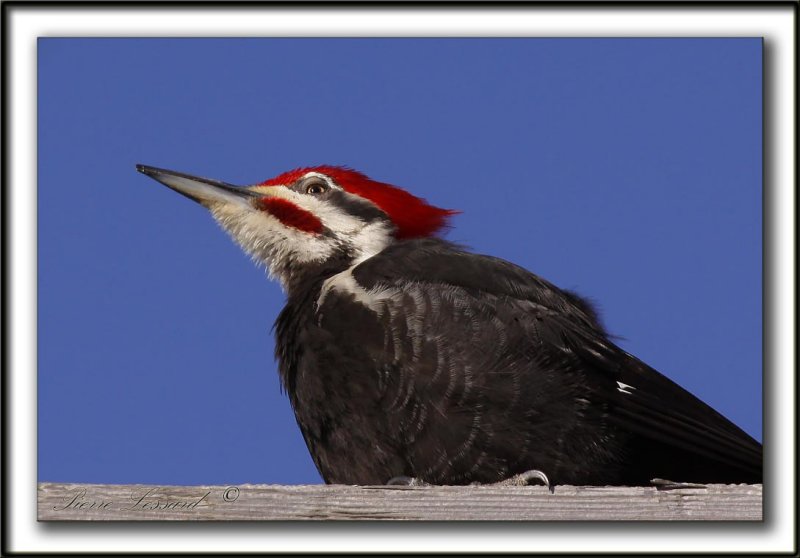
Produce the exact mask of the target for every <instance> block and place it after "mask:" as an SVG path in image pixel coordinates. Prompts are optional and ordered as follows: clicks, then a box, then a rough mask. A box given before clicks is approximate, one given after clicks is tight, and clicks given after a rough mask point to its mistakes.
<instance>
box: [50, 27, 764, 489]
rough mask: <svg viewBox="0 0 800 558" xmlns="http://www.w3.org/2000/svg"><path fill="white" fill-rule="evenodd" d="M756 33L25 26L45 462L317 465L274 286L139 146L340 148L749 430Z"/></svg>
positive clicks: (254, 161)
mask: <svg viewBox="0 0 800 558" xmlns="http://www.w3.org/2000/svg"><path fill="white" fill-rule="evenodd" d="M761 48H762V46H761V40H760V39H756V38H753V39H620V40H613V39H592V40H590V39H463V40H454V39H171V40H170V39H166V40H160V39H88V40H87V39H40V40H39V46H38V49H39V50H38V61H39V74H38V79H39V111H38V135H39V144H38V148H39V162H38V173H39V182H38V207H39V209H38V219H39V225H38V227H39V232H38V250H39V257H38V262H39V267H38V276H39V285H38V288H39V291H38V292H39V295H38V296H39V300H38V313H39V316H38V319H39V322H38V323H39V325H38V328H39V329H38V335H39V340H38V359H39V360H38V392H39V397H38V421H39V422H38V435H39V445H38V449H39V461H38V465H39V471H38V473H39V474H38V476H39V479H40V480H41V481H60V482H105V483H154V484H201V483H208V484H234V483H246V482H250V483H317V482H321V481H320V477H319V475H318V474H317V472H316V470H315V468H314V465H313V463H312V461H311V459H310V457H309V455H308V451H307V450H306V448H305V444H304V442H303V440H302V437H301V435H300V432H299V430H298V428H297V426H296V423H295V421H294V417H293V415H292V411H291V408H290V406H289V403H288V400H287V399H286V397H285V396H284V395H283V394H281V393H280V389H279V382H278V376H277V373H276V369H275V362H274V360H273V356H272V354H273V338H272V334H271V327H272V323H273V321H274V319H275V317H276V316H277V314H278V312H279V311H280V309H281V307H282V305H283V293H282V292H281V290H280V288H279V287H278V285H277V284H275V283H272V282H269V281H268V280H267V278H266V277H265V275H264V273H263V271H261V270H259V269H257V268H256V267H255V266H254V265H253V264H252V263H251V262H250V261H249V260H248V258H247V257H246V256H245V255H244V254H242V253H241V252H240V250H239V249H238V248H237V247H236V246H235V245H234V244H233V243H232V242H231V241H230V240H229V239H228V238H227V237H226V236H225V235H224V234H223V233H222V232H221V230H220V229H219V228H218V227H217V226H216V225H215V224H214V223H213V221H212V220H211V218H210V216H208V215H207V214H206V213H205V210H204V209H203V208H202V207H200V206H199V205H197V204H194V203H191V202H190V201H188V200H186V199H185V198H183V197H181V196H178V195H177V194H175V193H174V192H172V191H170V190H168V189H167V188H165V187H163V186H161V185H159V184H158V183H156V182H154V181H152V180H150V179H148V178H146V177H144V176H142V175H140V174H138V173H137V172H136V171H135V165H136V163H144V164H148V165H153V166H159V167H165V168H170V169H175V170H179V171H183V172H188V173H193V174H197V175H201V176H207V177H213V178H218V179H221V180H225V181H228V182H232V183H235V184H249V183H254V182H258V181H262V180H264V179H266V178H269V177H271V176H274V175H276V174H279V173H280V172H282V171H285V170H288V169H290V168H293V167H297V166H306V165H312V164H323V163H327V164H344V165H349V166H352V167H354V168H357V169H359V170H362V171H364V172H366V173H367V174H369V175H370V176H372V177H373V178H376V179H378V180H382V181H386V182H391V183H393V184H396V185H398V186H401V187H404V188H407V189H409V190H411V191H412V192H413V193H415V194H417V195H421V196H423V197H425V198H427V199H428V200H429V201H431V202H432V203H435V204H437V205H441V206H444V207H449V208H455V209H460V210H461V211H462V212H463V213H461V214H460V215H458V216H457V217H456V218H455V219H454V221H453V223H454V228H453V229H452V230H451V231H450V232H449V233H448V235H447V237H448V238H450V239H452V240H455V241H458V242H462V243H464V244H467V245H469V246H471V247H472V248H473V249H474V250H475V251H477V252H481V253H488V254H492V255H495V256H500V257H503V258H505V259H508V260H510V261H513V262H514V263H517V264H519V265H522V266H524V267H526V268H528V269H530V270H531V271H533V272H535V273H537V274H539V275H541V276H543V277H545V278H547V279H548V280H550V281H552V282H554V283H556V284H558V285H560V286H562V287H565V288H570V289H575V290H577V291H578V292H581V293H583V294H584V295H587V296H588V297H590V298H591V299H593V300H594V301H596V302H597V304H598V305H599V307H600V309H601V311H602V314H603V317H604V321H605V323H606V325H607V327H608V329H609V330H610V331H612V332H613V333H614V334H616V335H618V336H620V337H621V339H620V341H619V344H620V345H621V346H622V347H624V348H625V349H626V350H628V351H630V352H631V353H633V354H635V355H637V356H638V357H640V358H641V359H643V360H644V361H646V362H647V363H649V364H650V365H652V366H654V367H655V368H657V369H658V370H660V371H661V372H662V373H664V374H666V375H667V376H669V377H670V378H672V379H673V380H675V381H677V382H678V383H679V384H681V385H682V386H684V387H685V388H687V389H689V390H690V391H692V392H693V393H695V394H696V395H697V396H699V397H700V398H701V399H703V400H704V401H706V402H707V403H709V404H710V405H712V406H713V407H715V408H716V409H717V410H718V411H720V412H722V413H723V414H724V415H726V416H727V417H729V418H730V419H732V420H733V421H734V422H736V423H737V424H738V425H740V426H741V427H742V428H744V429H745V430H746V431H747V432H749V433H750V434H752V435H754V436H755V437H756V438H758V439H761V428H762V422H761V413H762V404H761V388H762V380H761V378H762V366H761V351H762V343H761V335H762V321H761V303H762V299H761V287H762V276H761V258H762V250H761V241H762V236H761V226H762V219H761V211H762V205H761V195H762V183H761V172H762V171H761V54H762V51H761Z"/></svg>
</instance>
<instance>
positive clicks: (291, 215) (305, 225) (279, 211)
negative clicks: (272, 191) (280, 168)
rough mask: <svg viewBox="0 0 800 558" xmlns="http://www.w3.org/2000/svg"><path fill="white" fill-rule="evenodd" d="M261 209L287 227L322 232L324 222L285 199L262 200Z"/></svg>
mask: <svg viewBox="0 0 800 558" xmlns="http://www.w3.org/2000/svg"><path fill="white" fill-rule="evenodd" d="M259 205H260V208H261V209H262V210H264V211H267V212H268V213H269V214H270V215H272V216H273V217H275V218H276V219H278V220H279V221H280V222H281V223H283V224H284V225H286V226H287V227H294V228H295V229H298V230H301V231H305V232H308V233H320V232H322V221H320V220H319V219H317V217H316V216H315V215H314V214H313V213H311V212H309V211H306V210H305V209H303V208H301V207H298V206H296V205H295V204H293V203H292V202H290V201H289V200H285V199H283V198H270V197H264V198H261V201H260V204H259Z"/></svg>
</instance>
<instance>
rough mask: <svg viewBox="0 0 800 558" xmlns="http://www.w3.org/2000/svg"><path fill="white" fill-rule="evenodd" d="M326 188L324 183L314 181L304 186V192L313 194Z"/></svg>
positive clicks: (320, 192) (319, 192)
mask: <svg viewBox="0 0 800 558" xmlns="http://www.w3.org/2000/svg"><path fill="white" fill-rule="evenodd" d="M327 189H328V188H327V186H326V185H325V184H322V183H320V182H315V183H313V184H309V185H308V186H306V194H314V195H316V194H322V193H324V192H325V190H327Z"/></svg>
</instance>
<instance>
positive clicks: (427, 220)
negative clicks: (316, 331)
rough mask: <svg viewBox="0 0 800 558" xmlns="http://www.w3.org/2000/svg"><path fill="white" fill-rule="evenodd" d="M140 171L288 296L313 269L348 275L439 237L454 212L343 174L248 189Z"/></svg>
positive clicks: (310, 173)
mask: <svg viewBox="0 0 800 558" xmlns="http://www.w3.org/2000/svg"><path fill="white" fill-rule="evenodd" d="M136 168H137V170H138V171H139V172H141V173H144V174H146V175H147V176H150V177H151V178H154V179H155V180H158V181H159V182H161V183H162V184H164V185H166V186H168V187H170V188H172V189H173V190H175V191H176V192H178V193H180V194H183V195H184V196H186V197H188V198H190V199H192V200H194V201H196V202H198V203H200V204H202V205H203V206H205V207H206V208H207V209H208V210H209V211H210V212H211V215H213V217H214V219H216V221H217V222H218V223H219V224H220V225H221V226H222V228H223V229H225V230H226V231H227V232H228V233H229V234H230V235H231V236H232V237H233V238H234V240H235V241H236V242H237V243H238V244H239V245H240V246H241V247H242V248H243V249H244V250H245V251H246V252H247V253H248V254H250V255H251V256H252V257H253V259H254V260H256V261H257V262H259V263H262V264H264V265H265V266H266V267H267V269H268V270H269V272H270V274H271V275H272V276H274V277H276V278H277V279H279V280H280V282H281V283H282V285H283V286H284V288H285V289H287V290H288V289H289V287H290V285H291V284H292V282H293V280H294V279H295V278H296V277H297V276H299V275H300V274H304V273H306V272H307V271H308V270H317V271H323V270H324V271H330V270H333V269H344V268H346V267H349V266H351V265H353V264H354V263H357V262H358V261H361V260H364V259H366V258H369V257H370V256H372V255H374V254H377V253H378V252H380V251H381V250H383V249H384V248H386V247H387V246H388V245H389V244H391V243H392V242H395V241H397V240H402V239H407V238H416V237H425V236H432V235H435V234H436V233H437V232H438V231H440V230H441V229H442V228H443V227H445V226H446V225H447V220H448V218H449V217H450V215H452V214H453V213H454V212H453V211H451V210H448V209H441V208H438V207H434V206H432V205H430V204H429V203H427V202H426V201H425V200H423V199H421V198H418V197H416V196H414V195H412V194H410V193H408V192H406V191H405V190H402V189H401V188H397V187H396V186H392V185H390V184H386V183H383V182H378V181H375V180H372V179H370V178H368V177H367V176H365V175H364V174H362V173H360V172H357V171H354V170H351V169H347V168H343V167H334V166H318V167H307V168H300V169H295V170H292V171H289V172H285V173H283V174H280V175H278V176H276V177H275V178H271V179H269V180H266V181H264V182H261V183H259V184H255V185H253V186H244V187H237V186H232V185H230V184H226V183H224V182H220V181H218V180H211V179H208V178H200V177H197V176H191V175H188V174H184V173H179V172H174V171H169V170H164V169H158V168H154V167H148V166H145V165H137V167H136Z"/></svg>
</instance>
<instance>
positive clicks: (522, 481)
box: [473, 469, 556, 494]
mask: <svg viewBox="0 0 800 558" xmlns="http://www.w3.org/2000/svg"><path fill="white" fill-rule="evenodd" d="M532 480H540V481H542V484H544V485H545V486H546V487H547V489H548V490H549V491H550V494H553V493H555V491H556V486H555V485H554V484H550V479H548V478H547V475H545V474H544V472H542V471H539V470H538V469H531V470H530V471H525V472H524V473H520V474H519V475H514V476H513V477H509V478H507V479H505V480H501V481H499V482H494V483H492V484H490V485H489V486H528V485H529V484H530V481H532ZM473 484H480V483H473Z"/></svg>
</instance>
